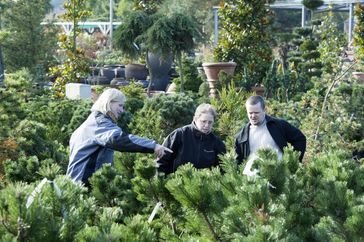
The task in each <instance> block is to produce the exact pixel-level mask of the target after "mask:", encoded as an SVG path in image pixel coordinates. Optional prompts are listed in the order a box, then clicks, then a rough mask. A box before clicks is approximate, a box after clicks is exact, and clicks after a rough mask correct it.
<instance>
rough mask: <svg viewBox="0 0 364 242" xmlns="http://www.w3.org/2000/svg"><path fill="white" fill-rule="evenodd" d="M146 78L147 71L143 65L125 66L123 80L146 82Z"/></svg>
mask: <svg viewBox="0 0 364 242" xmlns="http://www.w3.org/2000/svg"><path fill="white" fill-rule="evenodd" d="M147 76H148V70H147V68H146V67H145V65H142V64H128V65H126V66H125V79H126V80H127V81H130V80H132V79H135V80H146V79H147Z"/></svg>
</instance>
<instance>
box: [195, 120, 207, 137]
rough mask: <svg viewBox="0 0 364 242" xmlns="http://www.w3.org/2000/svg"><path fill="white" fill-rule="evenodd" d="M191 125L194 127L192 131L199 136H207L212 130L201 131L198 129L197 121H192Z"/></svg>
mask: <svg viewBox="0 0 364 242" xmlns="http://www.w3.org/2000/svg"><path fill="white" fill-rule="evenodd" d="M191 127H192V132H193V133H194V135H196V136H197V137H201V136H207V135H209V134H211V131H210V132H209V133H207V134H205V133H203V132H201V131H200V130H198V128H197V126H196V123H195V121H192V123H191Z"/></svg>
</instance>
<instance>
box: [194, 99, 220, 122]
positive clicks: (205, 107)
mask: <svg viewBox="0 0 364 242" xmlns="http://www.w3.org/2000/svg"><path fill="white" fill-rule="evenodd" d="M202 114H211V115H212V116H213V117H214V119H215V118H216V116H217V112H216V109H215V108H214V106H212V105H211V104H208V103H202V104H200V105H199V106H198V107H197V108H196V111H195V116H193V120H196V119H198V118H199V117H200V116H201V115H202Z"/></svg>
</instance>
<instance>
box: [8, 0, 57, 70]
mask: <svg viewBox="0 0 364 242" xmlns="http://www.w3.org/2000/svg"><path fill="white" fill-rule="evenodd" d="M8 3H9V5H8V7H7V8H6V9H5V10H4V11H3V19H2V22H3V29H5V30H6V31H8V32H9V33H10V35H9V38H7V39H6V41H5V42H4V43H2V46H3V52H4V62H5V65H6V69H7V70H8V71H10V72H11V71H15V70H17V69H19V68H22V67H26V68H29V69H30V70H32V71H35V70H36V69H37V68H39V65H42V64H43V63H44V61H45V60H46V59H47V58H50V56H51V54H50V51H51V50H52V49H53V48H51V45H52V44H55V41H50V38H51V36H52V35H50V34H49V30H50V29H49V28H47V26H43V25H41V22H42V20H43V18H44V17H45V15H46V14H47V13H48V12H49V11H50V10H51V4H50V0H33V1H27V0H18V1H9V2H8Z"/></svg>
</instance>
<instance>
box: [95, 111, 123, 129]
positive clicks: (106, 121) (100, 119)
mask: <svg viewBox="0 0 364 242" xmlns="http://www.w3.org/2000/svg"><path fill="white" fill-rule="evenodd" d="M91 115H93V117H94V118H95V121H96V124H97V125H98V126H107V127H109V126H110V127H114V126H117V125H116V124H115V123H114V122H113V121H112V120H111V118H109V117H108V116H106V115H105V114H103V113H101V112H93V113H92V114H91Z"/></svg>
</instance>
